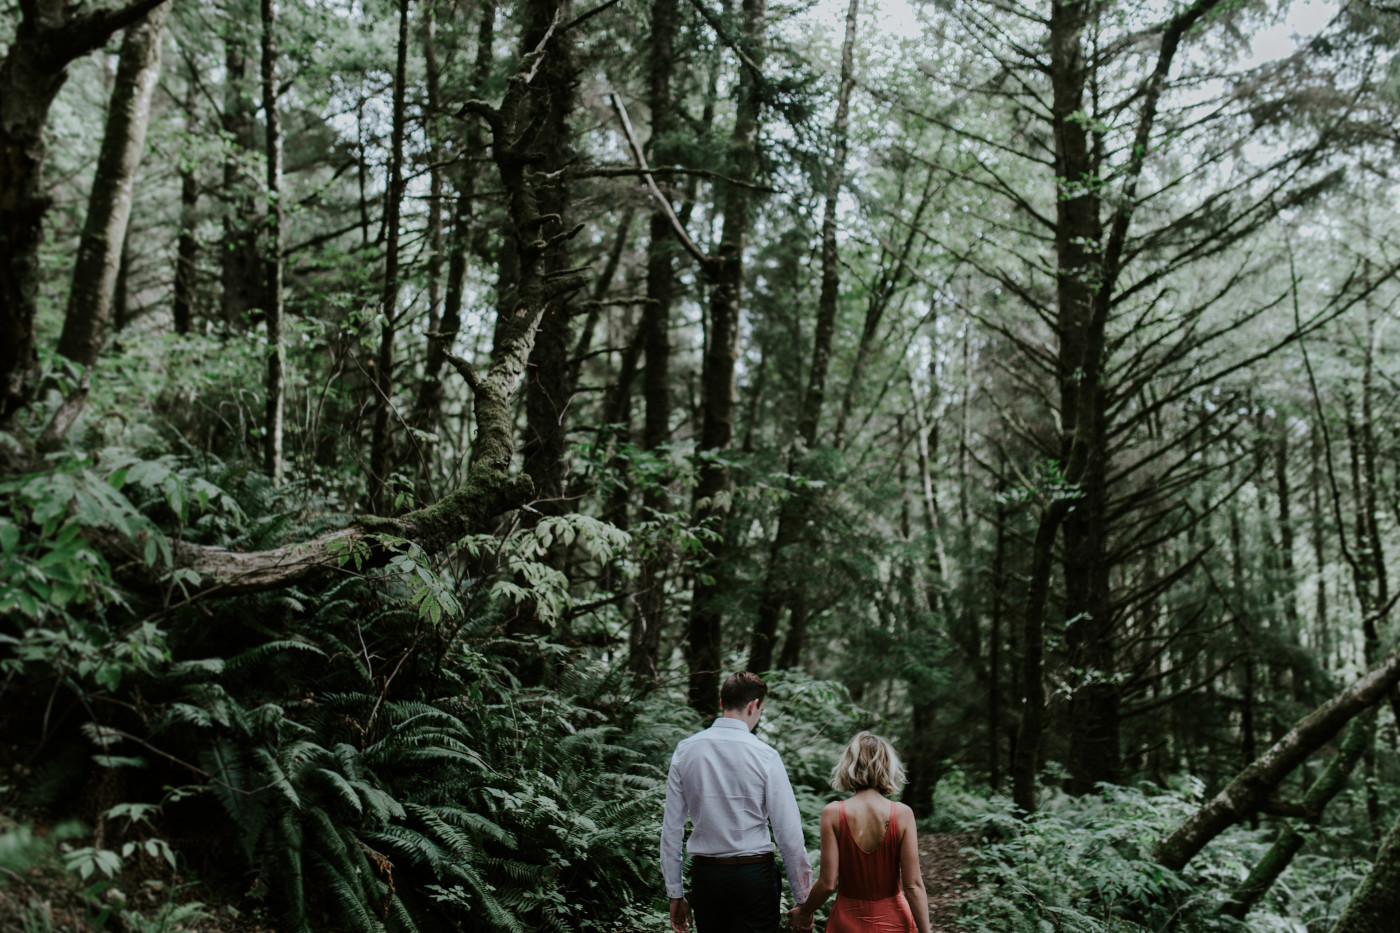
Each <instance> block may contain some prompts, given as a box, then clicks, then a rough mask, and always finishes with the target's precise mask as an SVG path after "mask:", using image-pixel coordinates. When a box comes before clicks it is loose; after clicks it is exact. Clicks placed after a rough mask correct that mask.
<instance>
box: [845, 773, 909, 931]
mask: <svg viewBox="0 0 1400 933" xmlns="http://www.w3.org/2000/svg"><path fill="white" fill-rule="evenodd" d="M899 841H900V839H899V823H897V822H896V821H895V818H894V803H893V802H891V803H890V818H889V822H888V823H886V824H885V835H884V836H883V837H881V839H880V843H879V845H877V846H875V848H874V849H873V850H871V851H869V852H867V851H865V850H864V849H862V848H861V847H860V846H858V845H856V841H855V837H854V836H853V835H852V834H851V827H850V825H849V824H847V822H846V802H845V801H844V800H843V801H842V802H841V833H840V836H839V837H838V838H837V840H836V846H837V852H838V854H839V857H840V863H839V865H838V873H837V874H838V877H837V880H836V887H837V890H836V904H835V905H834V906H833V907H832V908H831V919H829V920H828V921H827V923H826V933H872V931H879V933H915V931H916V930H917V929H918V928H917V927H916V926H914V912H913V911H912V910H910V909H909V901H907V900H906V899H905V897H904V891H903V889H902V888H901V887H900V884H899Z"/></svg>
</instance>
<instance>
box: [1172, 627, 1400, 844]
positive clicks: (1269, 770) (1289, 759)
mask: <svg viewBox="0 0 1400 933" xmlns="http://www.w3.org/2000/svg"><path fill="white" fill-rule="evenodd" d="M1397 682H1400V652H1396V653H1394V654H1391V655H1390V656H1389V657H1387V658H1386V659H1385V660H1384V661H1383V662H1381V663H1380V664H1379V665H1377V666H1376V667H1374V668H1372V669H1371V670H1370V671H1369V672H1368V673H1367V674H1366V675H1365V676H1363V677H1362V678H1360V679H1359V680H1357V681H1355V682H1354V683H1352V684H1351V686H1349V687H1347V688H1346V689H1345V690H1343V691H1342V692H1341V693H1339V694H1337V695H1336V696H1335V697H1333V698H1332V699H1330V700H1328V701H1327V702H1326V703H1324V704H1323V705H1321V706H1319V707H1318V708H1317V709H1315V710H1313V711H1312V712H1311V713H1309V714H1308V715H1307V716H1305V717H1303V718H1302V719H1300V720H1299V721H1298V722H1297V723H1296V724H1295V725H1294V726H1293V728H1292V729H1290V730H1289V731H1288V732H1287V733H1286V734H1285V735H1284V736H1283V738H1281V739H1279V740H1278V741H1277V742H1275V743H1274V744H1273V745H1272V746H1271V747H1270V748H1269V749H1268V750H1266V751H1265V752H1264V754H1262V755H1260V756H1259V757H1258V758H1256V759H1255V760H1254V761H1252V762H1251V763H1250V764H1249V765H1247V766H1246V767H1245V768H1244V770H1242V771H1241V772H1240V773H1239V774H1237V775H1236V776H1235V778H1234V780H1232V781H1231V782H1230V783H1229V784H1228V785H1226V787H1225V788H1224V789H1223V790H1221V791H1220V793H1218V794H1216V795H1215V796H1214V797H1212V798H1211V799H1210V800H1208V801H1207V802H1206V803H1205V804H1203V805H1202V806H1201V807H1200V808H1199V809H1197V810H1196V812H1195V813H1193V814H1192V815H1191V816H1190V817H1189V818H1187V820H1186V821H1185V822H1183V823H1182V824H1181V825H1180V826H1178V827H1177V828H1176V829H1175V830H1173V831H1172V832H1171V833H1170V834H1169V835H1168V836H1167V837H1166V838H1165V839H1163V840H1162V841H1161V842H1160V843H1158V844H1157V848H1156V851H1155V852H1154V853H1153V858H1155V859H1156V861H1157V862H1158V863H1159V864H1161V865H1164V866H1166V867H1167V868H1170V869H1171V870H1172V871H1180V870H1181V869H1182V868H1183V867H1185V865H1186V863H1187V862H1189V861H1190V860H1191V858H1192V857H1193V856H1194V855H1195V854H1196V853H1197V852H1199V851H1201V849H1203V848H1204V847H1205V846H1206V844H1207V843H1209V842H1210V841H1211V840H1212V839H1214V838H1215V837H1216V836H1218V835H1220V833H1222V832H1223V831H1225V830H1226V829H1228V828H1229V827H1231V826H1233V825H1235V824H1236V823H1238V822H1239V821H1240V820H1243V819H1246V818H1247V817H1248V816H1249V815H1250V814H1251V813H1254V812H1256V811H1257V810H1258V809H1259V807H1260V806H1261V805H1262V804H1263V803H1264V802H1265V801H1266V800H1267V798H1268V796H1269V794H1270V793H1272V792H1273V790H1274V789H1275V788H1277V787H1278V785H1279V784H1280V782H1282V781H1283V779H1284V778H1286V777H1288V775H1289V774H1291V773H1292V771H1293V769H1294V768H1296V767H1298V766H1299V765H1300V764H1302V763H1303V762H1304V761H1306V760H1307V759H1308V758H1309V757H1310V756H1311V755H1312V754H1313V753H1314V752H1316V751H1317V750H1318V749H1319V748H1321V747H1322V746H1323V745H1324V744H1325V743H1327V742H1328V741H1329V740H1330V739H1331V738H1332V737H1333V736H1334V735H1336V734H1337V732H1338V731H1339V730H1340V729H1341V728H1342V727H1343V726H1344V725H1346V724H1347V723H1348V722H1350V721H1351V720H1352V719H1354V718H1355V717H1356V716H1358V715H1359V714H1361V713H1363V712H1365V711H1366V710H1367V709H1369V708H1370V707H1372V706H1374V705H1375V704H1376V703H1377V702H1379V701H1380V700H1381V699H1382V698H1383V697H1384V696H1385V695H1386V693H1387V692H1389V691H1390V690H1391V689H1392V688H1393V687H1394V686H1395V684H1396V683H1397Z"/></svg>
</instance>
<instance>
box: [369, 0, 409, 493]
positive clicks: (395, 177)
mask: <svg viewBox="0 0 1400 933" xmlns="http://www.w3.org/2000/svg"><path fill="white" fill-rule="evenodd" d="M408 8H409V2H408V0H399V38H398V46H397V49H398V55H397V57H396V59H395V64H394V104H393V108H394V109H393V128H392V130H391V131H390V143H389V187H388V189H387V190H386V191H385V199H384V291H383V293H382V295H381V297H380V314H381V316H382V318H383V323H382V324H381V325H380V328H379V352H378V354H377V355H376V356H375V365H374V388H375V395H376V396H377V397H376V398H375V409H374V427H373V429H372V431H371V434H370V452H369V502H370V508H372V509H374V510H375V511H376V512H380V513H384V512H388V511H389V510H390V508H391V507H392V501H393V496H392V494H391V492H390V478H391V474H392V473H393V472H394V468H395V466H396V465H397V464H396V463H395V462H394V433H395V432H394V424H393V422H394V417H395V416H394V367H395V366H396V365H397V360H396V359H395V348H394V346H395V342H396V341H397V338H398V330H399V289H400V285H401V281H400V274H399V233H400V231H399V223H400V218H401V216H402V207H403V195H404V174H403V162H404V138H405V136H406V135H407V132H408V105H407V100H406V98H407V94H408V87H407V85H408Z"/></svg>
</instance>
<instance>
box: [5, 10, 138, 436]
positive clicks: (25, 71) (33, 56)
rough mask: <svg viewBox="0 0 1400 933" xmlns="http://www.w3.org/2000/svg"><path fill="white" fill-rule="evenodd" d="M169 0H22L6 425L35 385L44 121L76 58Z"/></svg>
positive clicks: (9, 172)
mask: <svg viewBox="0 0 1400 933" xmlns="http://www.w3.org/2000/svg"><path fill="white" fill-rule="evenodd" d="M162 2H163V0H137V2H135V3H131V4H129V5H126V6H121V7H117V8H116V9H110V10H96V11H92V12H85V11H84V8H83V7H81V6H78V5H75V4H68V3H65V2H63V0H23V2H21V3H20V4H19V12H20V20H19V25H18V26H17V27H16V29H15V35H14V39H13V41H12V42H11V43H10V45H9V47H8V48H7V49H6V51H5V57H4V59H3V61H0V430H9V429H11V428H12V427H13V425H14V419H15V416H16V415H17V414H18V412H19V411H20V410H21V409H22V408H24V407H25V406H26V405H27V404H28V403H29V400H30V396H31V394H32V393H33V391H34V386H35V378H34V377H35V371H36V368H35V361H36V353H35V346H34V316H35V314H36V313H37V311H38V301H39V247H40V245H41V244H42V243H43V237H44V234H43V221H44V213H45V212H46V211H47V210H48V207H49V201H48V197H47V195H46V194H45V193H44V182H43V165H44V156H45V145H44V128H45V126H46V125H47V123H48V119H49V110H50V108H51V107H52V106H53V101H54V98H55V97H57V96H58V91H59V89H60V88H61V87H63V82H64V80H65V79H66V78H67V68H68V64H69V62H71V61H73V60H74V59H76V58H79V57H81V56H83V55H86V54H88V53H89V52H91V51H93V50H94V49H97V48H100V47H101V46H102V45H103V44H105V43H106V42H107V40H108V38H110V37H111V35H112V34H113V33H115V32H116V31H117V30H119V29H125V28H126V27H127V26H130V25H132V24H133V23H135V22H137V21H138V20H140V19H141V18H142V17H144V16H145V15H146V14H148V13H149V12H150V11H151V10H153V9H155V8H156V7H158V6H160V4H161V3H162Z"/></svg>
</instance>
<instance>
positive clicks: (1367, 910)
mask: <svg viewBox="0 0 1400 933" xmlns="http://www.w3.org/2000/svg"><path fill="white" fill-rule="evenodd" d="M1397 915H1400V821H1397V822H1396V824H1395V825H1394V826H1392V827H1391V828H1390V832H1388V833H1386V834H1385V839H1384V840H1383V841H1382V842H1381V849H1380V852H1378V853H1377V854H1376V862H1375V864H1374V865H1372V866H1371V870H1370V871H1369V872H1367V874H1366V877H1365V878H1363V879H1362V880H1361V884H1360V885H1359V886H1358V887H1357V889H1356V893H1355V894H1353V895H1352V896H1351V901H1350V902H1349V903H1348V904H1347V907H1346V910H1344V911H1342V916H1341V919H1339V920H1338V921H1337V925H1336V926H1334V927H1333V928H1332V933H1391V931H1393V930H1394V929H1395V923H1396V919H1395V918H1396V917H1397Z"/></svg>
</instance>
